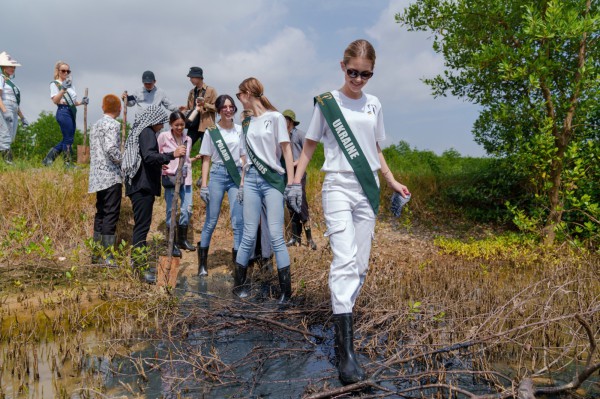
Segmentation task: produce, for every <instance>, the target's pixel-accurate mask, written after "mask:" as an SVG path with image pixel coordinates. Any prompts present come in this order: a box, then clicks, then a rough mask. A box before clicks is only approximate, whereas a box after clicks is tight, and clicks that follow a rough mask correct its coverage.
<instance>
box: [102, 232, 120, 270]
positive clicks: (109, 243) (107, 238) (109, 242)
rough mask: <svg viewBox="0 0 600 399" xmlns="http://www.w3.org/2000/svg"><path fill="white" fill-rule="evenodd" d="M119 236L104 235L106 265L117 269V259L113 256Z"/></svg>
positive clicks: (103, 244) (103, 245)
mask: <svg viewBox="0 0 600 399" xmlns="http://www.w3.org/2000/svg"><path fill="white" fill-rule="evenodd" d="M116 239H117V236H115V235H114V234H112V235H102V247H103V248H104V251H105V253H106V259H105V260H104V264H105V265H106V266H108V267H115V266H116V264H115V258H114V257H113V254H112V249H113V247H114V245H115V241H116Z"/></svg>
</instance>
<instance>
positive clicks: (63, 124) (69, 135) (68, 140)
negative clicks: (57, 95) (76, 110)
mask: <svg viewBox="0 0 600 399" xmlns="http://www.w3.org/2000/svg"><path fill="white" fill-rule="evenodd" d="M56 121H57V122H58V125H59V126H60V131H61V133H62V136H63V138H62V141H61V142H60V143H58V144H57V145H55V146H54V148H55V149H56V150H58V151H60V152H63V151H67V150H69V151H70V150H71V147H73V141H74V140H75V118H73V115H72V114H71V110H70V109H69V106H68V105H62V104H61V105H59V106H58V109H57V110H56Z"/></svg>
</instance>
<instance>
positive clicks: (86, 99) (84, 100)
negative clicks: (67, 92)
mask: <svg viewBox="0 0 600 399" xmlns="http://www.w3.org/2000/svg"><path fill="white" fill-rule="evenodd" d="M81 103H82V104H83V105H88V104H89V103H90V99H89V98H88V97H83V98H82V99H81Z"/></svg>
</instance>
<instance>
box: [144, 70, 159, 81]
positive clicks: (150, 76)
mask: <svg viewBox="0 0 600 399" xmlns="http://www.w3.org/2000/svg"><path fill="white" fill-rule="evenodd" d="M154 82H156V78H155V77H154V72H152V71H145V72H144V73H143V74H142V83H154Z"/></svg>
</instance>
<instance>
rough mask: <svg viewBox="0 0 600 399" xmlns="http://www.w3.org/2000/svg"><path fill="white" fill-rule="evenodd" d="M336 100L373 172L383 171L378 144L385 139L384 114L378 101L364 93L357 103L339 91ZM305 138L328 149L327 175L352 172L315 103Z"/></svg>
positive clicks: (324, 166) (335, 92)
mask: <svg viewBox="0 0 600 399" xmlns="http://www.w3.org/2000/svg"><path fill="white" fill-rule="evenodd" d="M331 94H333V98H334V99H335V101H337V103H338V105H339V106H340V109H341V110H342V114H343V115H344V118H345V119H346V122H347V123H348V126H349V127H350V130H352V133H353V134H354V137H355V138H356V141H357V142H358V145H359V146H360V148H361V149H362V152H363V154H364V155H365V157H366V158H367V161H368V162H369V165H371V170H372V171H373V172H375V171H377V170H379V169H381V164H380V163H379V155H378V153H377V143H379V142H382V141H383V140H385V127H384V126H383V113H382V111H381V103H380V102H379V99H378V98H377V97H375V96H372V95H370V94H366V93H363V95H362V97H361V98H359V99H357V100H354V99H352V98H349V97H346V96H345V95H344V94H342V93H341V92H340V91H339V90H333V91H332V92H331ZM306 138H307V139H310V140H313V141H321V142H322V143H323V147H324V149H325V163H324V164H323V167H322V168H321V170H322V171H324V172H353V171H354V170H353V169H352V166H350V164H349V163H348V160H347V159H346V156H345V155H344V153H343V151H342V149H341V148H340V146H339V144H338V142H337V140H336V139H335V137H334V135H333V133H332V132H331V129H330V128H329V125H328V124H327V121H325V117H324V116H323V113H322V112H321V108H319V105H318V104H315V109H314V111H313V116H312V119H311V121H310V125H309V126H308V129H307V130H306Z"/></svg>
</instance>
